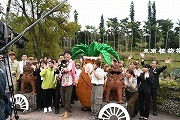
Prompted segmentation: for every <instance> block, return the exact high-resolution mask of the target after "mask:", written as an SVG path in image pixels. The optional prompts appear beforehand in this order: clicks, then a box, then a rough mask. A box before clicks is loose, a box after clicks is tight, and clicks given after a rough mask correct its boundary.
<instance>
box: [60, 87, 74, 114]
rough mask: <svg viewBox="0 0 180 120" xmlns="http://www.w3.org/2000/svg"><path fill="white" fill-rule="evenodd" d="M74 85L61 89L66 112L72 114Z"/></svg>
mask: <svg viewBox="0 0 180 120" xmlns="http://www.w3.org/2000/svg"><path fill="white" fill-rule="evenodd" d="M72 89H73V85H71V86H67V87H63V86H61V87H60V93H61V98H62V104H63V105H64V107H65V111H68V112H71V110H70V107H71V95H72Z"/></svg>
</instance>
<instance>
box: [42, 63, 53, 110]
mask: <svg viewBox="0 0 180 120" xmlns="http://www.w3.org/2000/svg"><path fill="white" fill-rule="evenodd" d="M48 65H49V67H48V68H47V69H43V70H42V71H41V72H40V76H41V77H43V82H42V85H41V87H42V89H43V101H44V102H43V104H44V113H47V112H52V108H51V105H52V95H53V89H54V83H53V82H54V68H53V67H54V61H52V60H50V61H49V62H48Z"/></svg>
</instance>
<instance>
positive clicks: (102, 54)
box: [72, 42, 120, 110]
mask: <svg viewBox="0 0 180 120" xmlns="http://www.w3.org/2000/svg"><path fill="white" fill-rule="evenodd" d="M79 54H82V55H83V56H84V57H83V58H84V60H83V62H82V66H83V68H82V72H81V74H80V76H79V78H78V80H77V82H76V83H77V86H76V94H77V97H78V99H79V101H80V102H81V104H82V105H83V107H84V108H87V109H90V108H91V89H92V84H91V80H90V78H89V76H88V71H89V70H91V67H90V66H91V65H90V64H93V63H94V61H95V60H98V59H101V58H103V59H104V60H105V62H106V63H107V64H108V65H110V64H111V57H110V54H111V55H112V56H113V57H114V58H115V59H116V60H117V61H118V62H119V61H120V58H119V55H118V54H117V53H116V52H115V50H114V49H113V48H112V47H111V46H109V45H107V44H105V43H97V42H92V43H91V44H90V45H89V46H88V45H86V44H77V45H75V46H74V47H73V48H72V59H75V58H76V56H78V55H79ZM83 110H85V109H83Z"/></svg>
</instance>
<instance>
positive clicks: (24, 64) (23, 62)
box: [18, 54, 27, 91]
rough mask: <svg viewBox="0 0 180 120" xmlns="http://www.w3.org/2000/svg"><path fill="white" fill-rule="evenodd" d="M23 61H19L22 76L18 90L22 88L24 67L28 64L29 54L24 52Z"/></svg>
mask: <svg viewBox="0 0 180 120" xmlns="http://www.w3.org/2000/svg"><path fill="white" fill-rule="evenodd" d="M21 59H22V60H21V61H20V62H19V68H20V77H19V81H18V91H20V90H21V77H22V75H23V69H24V67H25V66H26V62H27V55H26V54H23V55H22V57H21Z"/></svg>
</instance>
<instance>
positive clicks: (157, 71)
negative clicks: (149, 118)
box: [140, 53, 171, 116]
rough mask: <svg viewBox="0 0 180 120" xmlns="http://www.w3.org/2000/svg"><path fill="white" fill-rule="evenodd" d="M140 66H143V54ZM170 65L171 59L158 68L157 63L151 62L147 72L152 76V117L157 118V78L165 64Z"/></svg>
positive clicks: (155, 61) (142, 54)
mask: <svg viewBox="0 0 180 120" xmlns="http://www.w3.org/2000/svg"><path fill="white" fill-rule="evenodd" d="M140 55H141V59H142V61H141V64H142V65H144V56H145V55H144V53H141V54H140ZM169 63H171V59H166V60H165V64H164V66H162V67H159V68H158V61H157V60H153V61H152V64H151V67H150V70H149V72H150V73H152V74H153V75H154V83H153V85H152V89H151V97H152V103H153V115H154V116H157V103H156V100H157V90H158V89H159V76H160V74H161V73H162V72H163V71H164V70H165V69H166V68H167V64H169Z"/></svg>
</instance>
